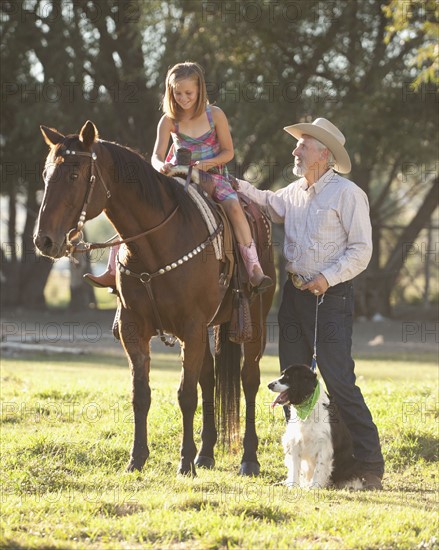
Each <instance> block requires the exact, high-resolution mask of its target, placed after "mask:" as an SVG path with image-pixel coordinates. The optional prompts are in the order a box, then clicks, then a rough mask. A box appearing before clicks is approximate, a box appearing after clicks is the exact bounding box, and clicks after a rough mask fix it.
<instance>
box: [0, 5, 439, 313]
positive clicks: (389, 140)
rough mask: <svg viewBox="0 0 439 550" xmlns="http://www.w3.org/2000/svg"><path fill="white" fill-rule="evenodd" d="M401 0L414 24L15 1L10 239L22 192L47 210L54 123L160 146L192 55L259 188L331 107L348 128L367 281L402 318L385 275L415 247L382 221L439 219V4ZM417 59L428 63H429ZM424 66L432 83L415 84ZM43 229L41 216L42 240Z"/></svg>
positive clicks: (8, 40) (8, 49)
mask: <svg viewBox="0 0 439 550" xmlns="http://www.w3.org/2000/svg"><path fill="white" fill-rule="evenodd" d="M30 4H32V11H31V12H30V8H29V5H30ZM400 4H404V5H405V6H408V8H407V9H408V12H407V13H409V14H410V15H409V16H407V17H405V18H404V19H403V21H402V22H401V18H399V19H398V18H397V17H396V15H397V14H398V11H397V10H396V11H395V9H396V8H395V6H396V7H398V6H399V3H398V2H397V1H396V0H395V1H394V0H389V1H388V2H381V1H378V0H361V1H360V0H337V1H334V2H321V1H320V0H297V1H295V2H287V1H284V0H280V1H278V2H266V1H264V0H254V1H251V2H250V1H246V0H237V1H228V0H221V1H218V0H215V1H205V2H199V1H194V0H173V1H172V2H162V1H159V0H153V1H149V2H141V1H140V0H132V1H130V2H128V3H123V2H120V1H119V0H109V1H108V2H103V1H97V0H78V1H77V2H74V3H73V2H62V1H61V0H51V1H47V0H44V2H43V1H42V0H35V1H34V2H33V3H30V2H2V4H1V6H2V10H3V23H2V24H3V30H4V32H3V36H4V41H3V43H4V47H3V49H2V61H4V62H5V63H4V64H3V69H2V70H4V68H5V67H6V71H7V74H8V79H9V81H8V82H7V83H6V87H4V89H5V90H6V96H5V99H6V101H5V107H6V108H4V109H3V110H4V116H3V117H2V130H1V134H2V136H3V142H2V143H0V146H1V150H2V155H3V156H4V158H6V159H7V161H6V163H4V166H3V175H2V182H3V184H4V188H3V190H2V192H3V193H4V194H6V195H8V196H9V199H10V200H9V203H10V216H9V227H10V230H9V236H8V240H9V242H14V239H16V235H15V222H14V209H15V202H16V197H17V196H20V194H23V196H24V197H25V201H26V204H27V205H28V212H29V213H30V212H33V215H35V214H34V213H35V211H36V210H37V201H36V190H37V189H38V187H39V185H40V183H39V175H38V174H39V173H40V169H39V168H41V162H42V159H43V158H44V147H43V145H42V141H41V140H39V139H37V138H36V136H37V134H38V125H39V124H40V123H41V122H43V123H45V124H48V125H50V126H55V127H58V128H59V129H60V130H61V131H63V130H64V131H68V132H70V131H72V130H77V129H79V127H80V126H81V125H82V123H83V122H84V120H85V119H87V118H90V119H92V120H94V121H95V122H96V123H97V125H98V127H99V129H100V132H101V135H102V136H103V137H104V138H108V139H114V140H116V141H119V142H121V143H125V144H127V145H130V146H134V147H137V148H139V149H141V150H142V151H144V153H145V154H146V156H148V154H149V152H150V151H151V150H152V147H153V143H154V139H155V130H156V125H157V121H158V119H159V117H160V111H159V102H160V99H161V96H162V94H163V92H164V78H165V74H166V71H167V69H168V68H169V67H170V66H172V65H174V64H175V63H177V62H179V61H182V60H186V59H193V60H195V61H198V62H200V63H201V64H202V65H203V66H204V67H205V70H206V81H207V85H208V92H209V97H210V99H211V101H213V102H215V101H216V102H217V103H218V104H219V105H220V106H221V107H222V108H223V109H224V111H225V112H226V114H227V116H228V119H229V122H230V125H231V130H232V135H233V138H234V144H235V153H236V154H235V160H234V162H233V163H231V169H232V171H233V172H235V173H236V174H237V175H240V176H243V175H245V176H246V177H247V178H249V179H250V180H251V181H252V182H253V183H254V184H255V185H257V186H259V187H261V188H265V189H267V188H272V189H274V188H276V187H278V186H281V185H285V184H287V183H288V182H289V181H290V180H291V179H292V174H291V161H292V159H291V150H292V148H293V145H294V142H292V141H291V137H290V136H288V135H287V134H286V133H285V132H283V130H282V128H283V126H286V125H288V124H292V123H294V122H298V121H301V120H312V119H314V118H316V117H317V116H325V117H326V118H329V119H330V120H333V121H334V122H335V123H336V124H337V126H339V127H340V128H341V129H342V131H343V132H344V133H345V135H346V136H347V139H348V141H347V148H348V150H349V152H350V153H351V157H352V161H353V169H352V174H351V176H350V177H351V179H352V180H353V181H355V182H356V183H357V184H358V185H359V186H360V187H361V188H362V189H364V190H365V192H366V193H367V194H368V196H369V199H370V203H371V216H372V222H373V227H374V241H375V244H376V246H375V251H374V256H373V259H372V262H371V265H370V267H369V270H368V274H367V275H368V277H367V279H368V284H369V285H370V288H373V289H376V288H380V289H381V291H382V296H381V298H380V301H381V302H382V303H383V304H385V312H386V313H389V312H390V290H389V289H390V287H389V285H388V284H387V283H385V281H389V280H392V281H393V282H395V281H397V276H398V270H399V269H400V266H399V265H398V262H395V261H394V260H392V258H395V257H396V256H398V254H400V251H399V248H398V247H400V246H401V244H400V242H399V241H398V238H397V237H396V238H395V239H394V241H393V243H392V246H393V247H394V248H393V250H391V251H390V252H389V253H388V254H385V253H384V251H383V250H382V247H380V243H381V241H382V232H381V229H382V226H383V225H384V224H392V223H394V222H395V221H398V222H401V221H403V223H404V224H405V225H407V230H406V231H405V233H404V238H407V239H410V240H411V241H414V240H415V239H416V236H417V235H418V233H419V227H420V226H419V223H418V222H416V223H415V222H414V220H415V218H416V212H417V211H418V210H421V211H422V212H423V216H424V217H425V220H424V221H425V223H424V225H425V224H427V223H428V218H429V216H430V215H431V213H432V211H433V210H434V206H432V204H433V203H431V196H432V192H431V186H432V185H433V180H434V178H432V177H430V176H431V174H432V173H433V172H434V170H436V171H437V165H436V164H435V163H436V158H437V154H436V151H437V146H438V142H437V138H438V136H437V104H436V103H437V88H436V85H435V82H433V81H432V80H431V74H432V69H431V67H434V66H435V63H436V60H435V58H434V57H431V56H429V55H427V56H426V55H425V52H430V50H431V46H432V32H433V31H434V29H435V28H436V27H435V25H437V7H434V9H433V8H432V6H435V2H433V0H425V1H421V0H408V1H407V2H401V3H400ZM389 14H391V15H392V17H393V14H396V15H395V18H394V19H393V20H392V19H389V18H388V16H389ZM392 25H393V26H392ZM425 48H427V50H426V49H425ZM17 59H18V61H17ZM417 59H418V60H419V59H424V60H427V61H425V62H424V61H423V64H422V65H421V67H419V68H418V69H417V68H416V60H417ZM424 69H425V70H427V73H426V74H427V75H429V76H428V80H422V81H421V83H420V84H418V85H417V86H416V87H415V88H414V87H413V85H412V84H413V82H414V81H416V78H417V77H418V76H419V75H420V74H421V73H422V71H423V70H424ZM6 71H5V73H6ZM32 90H37V92H33V91H32ZM37 99H38V100H37ZM420 136H421V138H420ZM420 140H421V141H420ZM35 159H41V160H40V166H39V168H38V170H37V169H35V170H34V172H35V175H34V172H32V171H31V167H33V166H34V165H35ZM8 163H9V164H8ZM14 170H15V172H17V171H18V172H20V171H21V172H22V173H20V174H19V175H20V176H21V177H17V174H16V173H15V174H14V173H13V172H14ZM427 176H428V177H427ZM429 200H430V203H429V206H428V207H427V206H426V203H427V202H428V201H429ZM412 220H413V223H411V221H412ZM32 225H33V219H32V218H31V215H30V214H29V221H28V223H27V224H26V233H25V237H24V238H25V239H27V241H28V242H29V240H30V235H31V233H32V229H31V227H32ZM11 261H12V260H11ZM20 261H21V260H20V258H18V259H17V262H18V263H20ZM27 263H28V264H29V265H30V262H29V261H28V262H27ZM21 267H22V266H21ZM390 272H391V273H390ZM23 277H24V275H23ZM20 280H21V277H20ZM392 286H393V285H392ZM366 290H367V289H366ZM36 301H37V302H38V300H36Z"/></svg>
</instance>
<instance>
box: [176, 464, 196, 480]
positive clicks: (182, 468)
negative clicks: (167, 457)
mask: <svg viewBox="0 0 439 550" xmlns="http://www.w3.org/2000/svg"><path fill="white" fill-rule="evenodd" d="M177 475H180V476H187V477H197V472H196V471H195V464H194V463H193V462H190V463H189V464H187V463H186V464H184V463H183V462H180V465H179V466H178V470H177Z"/></svg>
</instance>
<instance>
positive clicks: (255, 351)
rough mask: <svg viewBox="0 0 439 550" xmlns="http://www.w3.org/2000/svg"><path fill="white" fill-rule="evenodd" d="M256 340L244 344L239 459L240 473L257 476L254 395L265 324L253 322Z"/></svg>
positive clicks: (256, 388) (256, 387) (257, 383)
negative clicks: (241, 449) (242, 438)
mask: <svg viewBox="0 0 439 550" xmlns="http://www.w3.org/2000/svg"><path fill="white" fill-rule="evenodd" d="M254 327H256V328H259V331H258V330H256V333H258V332H259V334H256V335H255V336H256V340H255V341H252V342H248V343H247V344H244V364H243V367H242V370H241V380H242V389H243V391H244V396H245V432H244V442H243V444H244V454H243V456H242V460H241V468H240V470H239V474H240V475H244V476H258V475H259V472H260V466H259V462H258V458H257V450H258V436H257V434H256V395H257V393H258V389H259V384H260V369H259V358H260V355H261V354H262V350H261V338H260V336H261V334H260V330H262V331H263V334H262V337H263V347H265V325H264V326H263V327H260V326H259V324H255V325H254Z"/></svg>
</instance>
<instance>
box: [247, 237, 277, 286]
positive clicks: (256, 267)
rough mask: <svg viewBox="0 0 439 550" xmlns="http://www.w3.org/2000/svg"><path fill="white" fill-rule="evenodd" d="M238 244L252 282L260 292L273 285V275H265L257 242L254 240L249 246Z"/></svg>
mask: <svg viewBox="0 0 439 550" xmlns="http://www.w3.org/2000/svg"><path fill="white" fill-rule="evenodd" d="M238 246H239V251H240V252H241V256H242V259H243V260H244V265H245V269H246V270H247V273H248V277H249V281H250V284H251V285H252V286H253V287H254V288H255V289H257V290H258V291H259V292H262V291H264V290H266V289H267V288H268V287H270V286H272V284H273V281H272V280H271V277H268V276H267V275H264V272H263V271H262V267H261V264H260V263H259V258H258V252H257V250H256V245H255V242H254V241H252V242H251V243H250V244H249V246H246V245H244V244H239V243H238Z"/></svg>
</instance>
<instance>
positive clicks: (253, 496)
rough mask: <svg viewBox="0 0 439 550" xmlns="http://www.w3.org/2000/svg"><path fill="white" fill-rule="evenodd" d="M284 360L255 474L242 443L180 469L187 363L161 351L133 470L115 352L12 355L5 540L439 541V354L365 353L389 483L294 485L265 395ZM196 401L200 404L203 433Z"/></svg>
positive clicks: (82, 544)
mask: <svg viewBox="0 0 439 550" xmlns="http://www.w3.org/2000/svg"><path fill="white" fill-rule="evenodd" d="M277 369H278V365H277V361H276V360H275V358H274V357H265V358H264V359H263V361H262V372H263V375H262V385H261V390H260V392H259V398H258V407H257V430H258V434H259V438H260V444H259V460H260V463H261V476H260V477H259V478H256V479H255V478H252V479H247V478H240V477H239V476H237V470H238V467H239V462H240V454H239V453H227V452H224V451H218V452H217V465H216V468H215V470H212V471H203V470H200V469H199V470H198V476H197V477H196V478H195V479H188V478H182V477H177V476H176V470H177V465H178V460H179V445H180V435H181V415H180V411H179V408H178V404H177V396H176V388H177V386H178V382H179V362H178V359H177V358H176V357H175V356H172V355H170V354H155V355H154V365H153V370H152V374H151V386H152V397H153V403H152V407H151V411H150V416H149V438H150V450H151V456H150V458H149V460H148V461H147V463H146V465H145V468H144V470H143V471H142V472H141V473H135V474H128V473H126V472H125V471H124V468H125V466H126V464H127V462H128V457H129V450H130V447H131V444H132V431H133V421H132V414H131V407H130V403H129V400H130V391H131V388H130V374H129V371H128V368H127V367H126V363H125V361H124V360H123V359H120V358H118V357H108V356H89V357H87V358H84V359H82V360H78V359H77V358H75V359H72V357H70V356H60V357H57V358H56V359H52V358H51V359H50V360H48V359H47V357H43V356H35V357H31V358H29V357H27V358H26V360H24V359H23V360H22V359H3V361H2V410H1V420H2V431H1V436H2V449H1V450H2V457H1V466H2V467H1V472H2V474H1V475H2V479H1V487H2V498H1V517H2V519H1V522H2V523H1V525H2V533H1V537H2V538H1V542H0V546H1V547H2V548H12V547H13V548H63V549H64V548H74V549H79V548H81V549H82V548H99V549H101V548H102V549H110V548H111V549H114V548H178V549H184V548H191V549H208V548H212V549H214V548H245V549H265V548H266V549H284V548H288V549H291V548H302V549H311V548H327V549H333V548H334V549H339V548H343V549H345V548H363V549H366V548H368V549H369V548H377V549H378V548H379V549H383V548H420V549H424V548H439V542H438V539H437V532H438V522H437V513H436V506H437V501H438V478H437V476H438V470H437V459H438V457H437V450H438V423H437V422H438V418H437V414H436V413H435V412H434V406H435V402H436V400H437V387H438V386H437V382H438V380H437V365H436V363H435V362H434V360H430V361H429V360H425V361H422V362H421V361H419V362H417V363H414V362H413V361H412V362H406V361H397V360H394V361H389V360H386V361H381V360H376V359H375V360H367V359H362V360H361V361H359V362H358V365H357V373H358V376H359V384H360V386H361V388H362V391H363V393H364V395H365V397H366V400H367V402H368V404H369V406H370V408H371V410H372V411H373V415H374V419H375V422H376V423H377V425H378V428H379V431H380V435H381V439H382V445H383V452H384V454H385V458H386V474H385V479H384V484H385V490H384V491H383V492H380V493H364V492H358V493H350V492H348V491H336V490H320V491H309V492H306V491H297V490H296V491H295V490H287V489H285V488H283V487H280V486H276V485H275V484H276V483H277V482H279V481H281V480H282V479H284V478H285V467H284V465H283V456H282V449H281V445H280V439H281V436H282V433H283V430H284V423H283V419H282V415H281V411H280V410H275V411H274V413H273V412H272V411H271V410H270V407H269V403H270V402H271V400H272V394H270V392H269V391H268V389H267V388H266V384H267V382H268V381H269V380H270V379H272V378H274V376H276V374H277ZM200 426H201V415H200V412H198V413H197V415H196V434H197V437H199V432H200Z"/></svg>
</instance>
